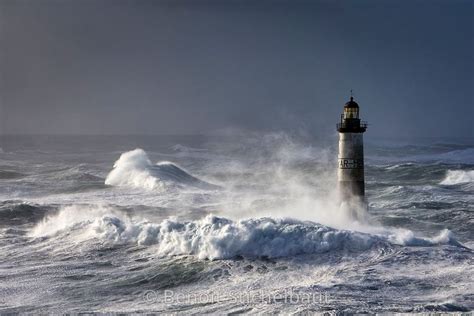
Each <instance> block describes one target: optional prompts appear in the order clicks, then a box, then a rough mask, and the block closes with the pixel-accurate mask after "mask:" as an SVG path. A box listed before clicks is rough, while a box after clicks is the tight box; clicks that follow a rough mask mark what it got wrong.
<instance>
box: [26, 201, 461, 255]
mask: <svg viewBox="0 0 474 316" xmlns="http://www.w3.org/2000/svg"><path fill="white" fill-rule="evenodd" d="M44 236H50V237H51V236H58V237H60V238H61V239H62V238H63V237H64V236H67V237H66V238H74V242H75V243H76V242H78V241H79V242H80V241H85V240H95V239H99V240H100V242H101V243H104V242H105V243H112V244H128V243H136V244H139V245H147V246H151V245H153V247H154V249H156V252H157V254H158V255H160V256H174V255H193V256H196V257H198V258H200V259H211V260H214V259H229V258H235V257H238V256H242V257H249V258H259V257H268V258H279V257H289V256H295V255H304V254H318V253H324V252H329V251H338V250H341V251H347V252H357V251H364V250H368V249H370V248H372V247H389V246H390V245H401V246H433V245H439V244H450V245H455V246H461V247H462V245H461V244H459V243H458V242H457V241H456V240H455V239H454V237H453V236H452V234H451V233H450V232H449V231H448V230H445V231H442V232H441V234H440V235H439V236H437V237H434V238H421V237H416V236H415V235H414V234H413V233H412V232H411V231H407V230H401V231H396V232H393V231H392V232H390V233H382V234H380V235H378V234H368V233H361V232H355V231H349V230H338V229H333V228H330V227H327V226H324V225H320V224H317V223H313V222H302V221H298V220H293V219H272V218H258V219H246V220H239V221H233V220H230V219H226V218H222V217H216V216H213V215H208V216H206V217H205V218H203V219H201V220H196V221H183V222H181V221H178V220H176V219H172V218H168V219H166V220H163V221H162V222H160V223H152V222H150V221H147V220H139V221H137V220H133V219H131V218H129V217H127V216H125V215H123V214H121V213H120V212H117V211H114V210H110V209H107V208H104V207H94V208H86V207H78V206H69V207H66V208H64V209H63V210H62V211H61V212H59V213H58V214H56V215H54V216H52V217H49V218H46V219H45V220H43V221H42V222H41V223H39V224H38V225H37V226H36V227H34V229H33V230H32V231H31V232H30V237H44Z"/></svg>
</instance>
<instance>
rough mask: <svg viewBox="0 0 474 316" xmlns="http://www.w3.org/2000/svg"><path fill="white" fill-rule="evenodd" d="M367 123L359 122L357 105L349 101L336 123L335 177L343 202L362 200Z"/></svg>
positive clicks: (351, 100) (363, 193) (352, 100)
mask: <svg viewBox="0 0 474 316" xmlns="http://www.w3.org/2000/svg"><path fill="white" fill-rule="evenodd" d="M366 129H367V123H366V122H363V121H361V120H360V117H359V105H358V104H357V103H356V102H355V101H354V98H353V97H352V91H351V99H350V100H349V102H347V103H346V104H345V105H344V112H343V113H342V114H341V120H340V121H339V123H337V131H338V132H339V155H338V171H337V177H338V181H339V191H340V193H341V195H342V198H343V199H344V200H348V199H351V198H354V197H355V198H359V199H360V200H364V195H365V183H364V141H363V135H364V132H365V131H366Z"/></svg>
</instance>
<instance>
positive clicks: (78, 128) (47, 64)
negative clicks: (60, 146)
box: [0, 0, 474, 137]
mask: <svg viewBox="0 0 474 316" xmlns="http://www.w3.org/2000/svg"><path fill="white" fill-rule="evenodd" d="M473 14H474V11H473V2H472V1H461V0H449V1H448V0H446V1H437V0H432V1H417V0H413V1H412V0H410V1H408V0H407V1H402V0H398V1H390V0H384V1H378V0H377V1H366V0H362V1H329V0H324V1H317V0H315V1H298V0H296V1H277V0H274V1H267V0H263V1H258V0H255V1H243V0H241V1H238V0H227V1H226V0H220V1H217V0H216V1H206V0H189V1H182V0H177V1H171V0H170V1H164V0H162V1H160V0H155V1H151V0H137V1H122V0H113V1H112V0H96V1H90V0H76V1H72V0H62V1H60V0H55V1H51V0H48V1H47V0H30V1H25V0H0V32H1V33H0V76H1V77H0V79H1V81H0V104H1V109H0V133H3V134H18V133H21V134H25V133H26V134H193V133H204V134H205V133H219V132H220V131H226V130H232V129H244V130H262V131H272V130H285V131H295V130H304V131H305V132H308V133H310V134H323V135H324V134H331V133H334V132H335V123H336V122H337V120H338V117H339V113H340V112H341V109H342V106H343V105H344V103H345V102H346V101H347V99H348V97H349V90H350V89H353V90H354V94H355V98H356V101H357V102H359V104H360V106H361V112H362V117H363V119H366V120H367V121H369V124H370V134H372V135H379V136H386V137H397V136H404V137H410V136H422V137H425V136H470V137H473V136H474V135H473V133H474V132H473V127H472V126H473V124H472V121H473V117H474V111H473V107H474V103H473V94H474V88H473V87H474V79H473V70H474V67H473V64H474V60H473V56H474V51H473V38H474V34H473V33H474V25H473V23H474V22H473Z"/></svg>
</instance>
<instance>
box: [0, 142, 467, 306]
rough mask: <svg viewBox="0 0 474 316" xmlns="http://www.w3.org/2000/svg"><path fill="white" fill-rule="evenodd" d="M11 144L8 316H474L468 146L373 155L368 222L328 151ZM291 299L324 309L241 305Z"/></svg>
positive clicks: (2, 188) (266, 145) (324, 145)
mask: <svg viewBox="0 0 474 316" xmlns="http://www.w3.org/2000/svg"><path fill="white" fill-rule="evenodd" d="M1 139H2V143H1V147H2V151H1V152H0V178H1V179H2V181H1V185H0V201H1V204H0V217H1V219H2V221H1V224H0V250H1V251H2V253H4V256H3V257H2V258H1V260H0V271H1V276H2V278H3V280H4V281H3V282H2V285H1V286H0V294H1V295H2V296H3V297H4V301H5V302H7V303H6V304H4V305H3V306H1V308H2V310H3V311H12V312H28V311H58V312H59V311H61V312H64V311H89V310H90V311H103V312H106V311H128V312H133V311H150V312H182V313H186V312H187V311H189V309H190V308H192V310H193V311H195V312H196V313H203V312H213V313H229V312H239V311H243V310H246V311H251V312H274V311H284V312H296V311H324V310H338V311H346V312H364V311H381V312H382V311H401V312H408V311H465V310H470V309H472V308H473V305H472V293H473V292H474V289H473V279H472V275H474V273H473V272H474V271H473V268H472V266H473V264H472V263H473V259H474V256H473V253H472V250H471V249H472V248H473V247H474V234H473V231H472V229H471V227H472V224H473V220H474V218H473V213H472V211H473V200H474V194H473V193H474V191H473V190H474V186H473V183H474V181H473V179H474V177H473V174H472V173H473V172H474V162H473V161H472V152H473V150H474V145H473V142H472V141H469V140H468V141H466V140H465V139H458V140H455V141H453V140H449V141H447V140H442V139H439V140H434V141H430V142H416V143H414V142H400V141H387V140H383V141H380V140H377V141H369V142H367V144H366V182H367V200H368V209H365V208H363V207H362V208H358V207H357V206H356V205H351V204H346V203H341V201H340V198H339V197H338V192H337V178H336V167H337V163H336V156H337V154H336V148H335V146H334V144H336V142H335V140H334V142H332V141H333V139H328V140H325V141H324V142H323V141H316V140H311V139H308V138H298V137H295V136H293V135H289V134H286V133H267V134H263V133H262V134H260V133H248V134H245V135H238V136H226V137H222V136H221V137H217V136H214V137H203V136H195V137H192V136H190V137H187V136H181V137H180V136H169V137H164V136H160V137H138V136H137V137H59V136H58V137H39V136H38V137H27V136H23V137H20V136H8V137H7V136H3V137H2V138H1ZM32 284H34V285H32ZM26 285H28V286H26ZM147 291H153V292H148V293H152V294H153V296H152V299H150V297H148V298H147V297H144V293H146V292H147ZM165 291H173V293H175V294H182V295H188V294H190V293H193V294H206V293H210V292H213V293H220V294H221V296H219V299H217V300H213V301H212V302H204V303H203V302H196V301H192V302H190V301H187V302H179V301H174V302H172V303H171V304H170V303H169V302H166V301H165V297H166V295H167V294H166V293H169V292H165ZM288 291H294V292H295V293H298V294H299V295H303V294H307V293H313V294H314V293H325V295H328V296H329V300H324V301H317V302H312V303H309V304H299V303H294V304H285V302H283V301H279V300H275V301H272V302H271V303H268V302H264V301H262V300H259V299H255V300H252V301H251V302H243V301H238V300H237V301H236V300H233V299H232V298H233V295H235V293H264V294H265V295H266V294H268V295H277V294H278V295H283V293H288Z"/></svg>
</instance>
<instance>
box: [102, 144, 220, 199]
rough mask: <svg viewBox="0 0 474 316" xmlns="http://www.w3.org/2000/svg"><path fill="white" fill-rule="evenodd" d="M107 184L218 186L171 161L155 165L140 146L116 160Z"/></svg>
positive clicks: (144, 186) (146, 187) (158, 186)
mask: <svg viewBox="0 0 474 316" xmlns="http://www.w3.org/2000/svg"><path fill="white" fill-rule="evenodd" d="M105 184H107V185H113V186H129V187H136V188H142V189H148V190H156V189H158V190H159V189H169V188H176V187H183V186H190V187H196V188H201V189H216V188H218V187H217V186H215V185H212V184H210V183H207V182H204V181H202V180H200V179H198V178H196V177H194V176H192V175H190V174H189V173H187V172H186V171H184V170H183V169H181V168H180V167H178V166H177V165H175V164H173V163H171V162H159V163H157V164H156V165H153V164H152V163H151V161H150V159H148V156H147V154H146V152H145V151H144V150H142V149H139V148H137V149H135V150H132V151H128V152H125V153H123V154H122V155H121V156H120V158H119V159H118V160H117V161H116V162H115V164H114V167H113V170H112V171H111V172H110V173H109V174H108V176H107V178H106V179H105Z"/></svg>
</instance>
